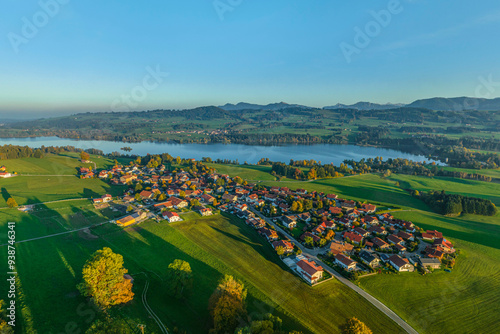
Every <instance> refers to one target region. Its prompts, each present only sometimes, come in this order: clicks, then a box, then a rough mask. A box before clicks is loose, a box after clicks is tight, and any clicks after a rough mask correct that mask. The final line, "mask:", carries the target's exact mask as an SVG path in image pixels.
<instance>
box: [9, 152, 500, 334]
mask: <svg viewBox="0 0 500 334" xmlns="http://www.w3.org/2000/svg"><path fill="white" fill-rule="evenodd" d="M51 159H52V158H51ZM72 159H73V160H74V161H73V162H71V163H68V162H66V163H62V164H63V165H66V166H67V167H64V166H61V167H50V164H48V165H43V166H44V167H43V166H42V167H40V169H37V168H36V167H29V168H30V169H31V170H32V172H33V173H38V175H39V176H17V177H14V178H10V179H0V187H1V188H2V195H3V196H2V197H1V198H0V207H5V205H6V204H5V200H6V198H8V197H7V196H12V197H14V198H15V199H16V200H17V201H18V203H20V204H25V203H38V202H46V201H52V200H62V199H69V198H79V197H88V198H90V197H95V196H101V195H102V194H104V193H111V194H112V195H117V194H120V193H121V192H123V188H121V187H110V186H109V185H107V184H106V183H105V182H103V181H100V180H97V179H96V180H81V179H79V178H77V177H76V176H71V175H69V176H60V177H46V176H42V175H46V174H45V172H44V171H43V170H42V168H43V169H46V170H50V168H52V171H55V170H58V169H60V170H64V169H65V168H67V169H66V172H68V173H69V171H70V170H71V169H72V168H74V166H73V164H75V165H77V164H78V161H77V160H78V159H77V157H76V156H75V157H73V158H72ZM23 160H26V159H19V160H9V161H2V162H8V163H10V166H15V165H16V164H17V166H20V167H19V168H20V169H19V173H23V171H24V173H27V170H28V167H27V166H29V165H28V164H25V163H24V162H23ZM43 160H44V159H41V160H40V161H43ZM57 161H58V159H52V163H54V164H57V163H58V162H57ZM62 161H67V160H65V158H64V159H63V160H62ZM103 163H109V161H107V162H106V161H103ZM111 163H112V162H111ZM4 164H5V165H7V163H4ZM35 165H36V164H35ZM23 166H24V167H23ZM213 166H214V167H216V168H217V169H218V170H219V171H220V172H221V173H228V174H229V175H232V176H235V175H239V176H241V177H243V178H244V179H251V180H258V181H260V183H261V184H264V185H269V186H286V187H289V188H291V189H296V188H305V189H308V190H317V191H322V192H326V193H335V194H338V195H339V196H340V197H343V198H349V199H355V200H359V201H367V202H370V203H375V204H377V205H378V206H379V207H384V208H391V209H392V210H391V211H392V214H393V215H394V216H395V217H398V218H401V219H408V220H411V221H413V222H414V223H415V224H417V225H418V226H421V227H423V228H424V229H438V230H439V231H441V232H443V234H444V235H445V237H446V238H447V239H449V240H450V241H451V242H453V244H454V245H455V247H456V248H458V249H459V250H460V256H459V258H458V261H457V264H456V266H455V268H454V269H453V270H452V272H450V273H448V272H445V271H443V270H437V271H434V272H433V273H431V274H428V275H425V276H422V275H419V274H418V273H405V274H391V275H389V274H382V275H375V276H369V277H364V278H361V279H360V280H359V284H360V286H361V287H362V288H363V289H365V290H367V291H368V292H369V293H371V294H372V295H374V296H375V297H377V298H378V299H379V300H381V301H382V302H383V303H385V304H386V305H387V306H389V307H390V308H391V309H392V310H394V311H395V312H396V313H397V314H398V315H400V316H401V317H402V318H403V319H404V320H406V321H407V322H408V323H409V324H410V325H411V326H413V327H414V328H415V329H416V330H417V331H419V332H421V333H429V334H430V333H439V332H446V333H448V332H451V333H470V332H477V333H483V332H495V331H496V327H497V322H498V319H499V318H500V308H499V305H500V265H499V260H500V246H499V245H500V214H498V215H497V216H495V217H482V216H474V215H465V216H459V217H445V216H441V215H438V214H436V213H433V212H431V211H430V210H429V208H428V207H427V206H426V205H425V204H424V203H423V202H421V201H420V200H418V199H416V198H414V197H412V196H410V194H409V193H408V192H407V191H406V190H404V189H417V190H420V191H426V190H431V189H434V190H441V189H444V190H446V191H448V192H450V193H461V194H466V195H469V196H477V197H483V198H489V199H491V200H492V201H493V202H495V203H496V204H497V205H500V191H499V186H498V184H496V183H488V182H481V181H472V180H462V179H453V178H426V177H416V176H407V175H396V174H393V175H392V176H391V177H390V178H382V177H380V176H379V175H373V174H369V175H361V176H353V177H345V178H337V179H325V180H315V181H312V182H300V181H282V182H278V181H274V177H272V176H271V175H270V174H269V170H268V168H269V167H263V166H241V167H238V166H233V165H229V166H227V165H213ZM9 168H10V167H9ZM22 168H24V169H22ZM50 175H52V174H50ZM61 175H64V174H61ZM112 217H113V213H112V212H109V211H99V210H95V209H94V208H93V206H92V204H91V201H90V200H89V199H85V200H72V201H65V202H55V203H47V204H43V205H39V206H37V210H35V211H34V212H32V213H24V212H20V211H18V210H16V209H8V208H3V209H1V210H0V229H6V224H7V222H8V221H15V222H17V224H16V237H17V240H18V241H21V240H26V239H31V238H37V237H42V236H46V235H50V234H54V233H60V232H68V231H71V230H73V229H79V228H83V227H88V226H92V225H94V224H96V223H100V222H104V221H107V220H109V219H112ZM183 218H184V221H183V222H178V223H173V224H166V223H156V222H153V221H147V222H144V223H141V224H139V225H136V226H131V227H129V228H126V229H120V228H118V227H116V226H114V225H110V224H107V225H103V226H99V227H94V228H91V229H90V232H91V233H88V231H78V232H71V233H66V234H63V235H59V236H54V237H49V238H44V239H39V240H34V241H28V242H23V243H19V244H17V245H16V251H17V271H18V273H19V275H18V276H19V281H18V284H17V287H18V299H17V302H18V306H19V308H18V310H19V312H18V324H19V326H20V327H18V331H19V332H20V333H21V332H22V333H24V332H27V333H64V332H67V331H66V330H65V327H66V326H68V324H70V325H71V326H73V325H74V326H76V327H77V328H79V329H82V331H84V330H85V329H86V328H87V327H88V326H89V323H90V322H91V321H92V320H93V319H94V317H93V316H92V312H91V308H90V306H89V305H88V304H87V303H86V301H85V299H84V298H82V297H81V296H80V295H79V293H78V291H77V290H76V284H77V283H78V282H79V281H80V279H81V269H82V267H83V265H84V263H85V261H86V259H87V258H88V257H89V256H90V254H92V253H93V252H94V251H95V250H97V249H100V248H102V247H105V246H107V247H111V248H112V249H113V250H114V251H115V252H117V253H120V254H122V255H123V256H124V259H125V266H126V267H127V268H128V269H129V271H130V273H131V274H133V275H134V278H135V282H134V292H135V293H136V296H135V298H134V300H133V301H132V302H131V303H129V304H127V305H125V306H123V307H119V308H117V309H116V310H115V313H116V315H117V316H120V317H123V318H124V319H126V320H127V321H128V323H129V325H130V326H131V327H135V326H137V324H139V323H144V324H146V325H147V329H148V331H150V332H159V330H158V328H157V327H156V324H155V323H154V321H153V320H152V319H150V318H149V316H148V315H147V313H146V311H145V309H144V306H143V305H142V302H141V299H140V296H141V294H142V289H143V287H144V283H145V282H146V279H147V280H149V281H150V288H149V292H148V302H149V305H150V306H151V307H152V309H153V310H154V311H155V313H156V314H157V315H158V316H159V317H160V318H161V320H162V321H163V322H164V323H165V324H166V325H167V327H169V329H171V330H172V329H174V328H175V327H178V328H179V329H186V330H188V331H189V332H191V333H203V332H207V331H208V329H209V328H210V318H209V314H208V310H207V306H208V298H209V297H210V294H211V293H212V292H213V290H214V289H215V287H216V285H217V281H218V280H219V279H220V278H221V277H222V276H223V275H224V274H231V275H234V276H235V277H237V278H239V279H241V280H242V281H243V282H244V284H245V286H246V287H247V288H248V291H249V295H248V310H249V313H250V314H253V315H256V314H262V313H265V312H273V313H274V314H275V315H278V316H280V317H281V318H282V319H283V320H284V327H285V329H286V330H292V329H297V330H301V331H303V332H304V333H336V332H338V331H339V329H338V326H339V325H341V324H342V323H343V322H344V321H345V319H346V318H348V317H351V316H356V317H358V318H360V319H361V320H362V321H364V322H365V323H366V324H367V325H368V326H369V327H370V328H371V329H372V330H373V331H374V333H396V332H400V331H401V329H400V328H399V327H397V325H395V324H394V323H393V322H392V321H391V320H389V319H388V318H387V317H385V316H383V315H382V314H381V313H380V312H379V311H378V310H377V309H375V308H374V307H372V306H371V304H369V303H367V302H366V301H365V300H364V299H363V298H361V297H359V296H358V295H357V294H355V293H353V292H352V291H351V290H349V289H348V288H346V287H345V286H344V285H342V284H340V283H339V282H337V281H336V280H331V281H328V282H326V283H323V284H321V285H318V286H315V287H313V288H311V287H309V286H308V285H307V284H305V283H304V282H302V281H301V280H300V279H299V278H298V277H297V276H295V275H293V274H292V273H291V272H290V271H289V270H288V269H287V267H286V266H284V265H283V263H282V262H281V261H280V260H279V258H278V257H277V256H276V254H275V252H274V251H273V250H272V248H271V246H270V245H269V244H268V243H267V242H266V241H265V240H264V239H263V238H261V237H260V236H258V235H257V233H256V232H255V231H254V230H253V229H251V228H249V227H248V226H246V225H245V224H244V223H242V221H241V220H239V219H237V218H235V217H233V216H230V215H218V216H212V217H204V218H202V217H200V216H199V215H197V214H192V213H191V214H187V215H183ZM6 240H7V239H6V233H0V244H4V243H5V241H6ZM0 248H3V249H5V246H2V247H0ZM174 259H183V260H186V261H188V262H189V263H190V264H191V267H192V269H193V273H194V279H195V284H194V288H193V293H192V295H191V296H190V297H189V298H187V299H186V300H184V301H181V302H179V301H176V300H173V299H172V298H171V297H169V296H168V294H167V292H166V291H167V289H166V282H164V278H165V276H166V272H167V267H168V264H169V263H171V262H172V261H173V260H174ZM0 261H1V265H0V268H4V270H5V271H6V268H5V263H6V252H4V251H2V252H0ZM41 282H44V283H43V284H42V283H41ZM45 282H48V283H45ZM5 288H6V282H5V281H2V282H0V289H2V290H5ZM33 291H34V292H33ZM49 306H50V307H49ZM193 319H195V320H196V321H194V320H193Z"/></svg>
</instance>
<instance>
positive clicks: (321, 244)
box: [319, 238, 328, 247]
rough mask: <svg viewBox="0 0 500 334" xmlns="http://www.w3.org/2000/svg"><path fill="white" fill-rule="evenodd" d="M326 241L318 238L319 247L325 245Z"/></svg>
mask: <svg viewBox="0 0 500 334" xmlns="http://www.w3.org/2000/svg"><path fill="white" fill-rule="evenodd" d="M327 242H328V241H327V240H326V239H325V238H321V239H320V240H319V247H323V246H325V245H326V243H327Z"/></svg>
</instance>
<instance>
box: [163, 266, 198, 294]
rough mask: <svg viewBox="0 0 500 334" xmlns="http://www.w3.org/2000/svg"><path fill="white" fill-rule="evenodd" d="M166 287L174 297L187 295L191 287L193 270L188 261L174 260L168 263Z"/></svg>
mask: <svg viewBox="0 0 500 334" xmlns="http://www.w3.org/2000/svg"><path fill="white" fill-rule="evenodd" d="M167 287H168V290H169V293H170V295H172V296H173V297H175V298H178V299H180V298H182V297H185V296H187V295H189V293H190V292H191V289H192V287H193V272H192V271H191V266H190V265H189V263H188V262H186V261H182V260H174V262H172V263H170V264H169V265H168V276H167Z"/></svg>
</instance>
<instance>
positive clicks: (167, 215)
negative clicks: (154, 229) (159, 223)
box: [162, 211, 181, 223]
mask: <svg viewBox="0 0 500 334" xmlns="http://www.w3.org/2000/svg"><path fill="white" fill-rule="evenodd" d="M162 216H163V218H164V219H166V220H168V222H169V223H173V222H177V221H180V220H181V217H179V214H178V213H177V212H170V211H165V212H163V214H162Z"/></svg>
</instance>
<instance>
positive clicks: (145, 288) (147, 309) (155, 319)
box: [142, 275, 168, 334]
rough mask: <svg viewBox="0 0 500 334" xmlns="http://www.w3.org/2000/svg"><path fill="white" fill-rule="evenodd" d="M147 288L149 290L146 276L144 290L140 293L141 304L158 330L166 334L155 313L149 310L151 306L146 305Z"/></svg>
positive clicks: (166, 331) (165, 328)
mask: <svg viewBox="0 0 500 334" xmlns="http://www.w3.org/2000/svg"><path fill="white" fill-rule="evenodd" d="M148 288H149V280H148V277H147V275H146V284H145V285H144V290H143V291H142V303H143V304H144V307H145V308H146V311H147V312H148V313H149V315H150V316H151V318H153V320H154V321H155V322H156V324H157V325H158V327H159V328H160V330H161V331H162V333H163V334H168V330H167V327H165V325H164V324H163V322H161V320H160V318H159V317H158V316H157V315H156V313H154V312H153V310H152V309H151V306H149V304H148V300H147V293H148Z"/></svg>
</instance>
